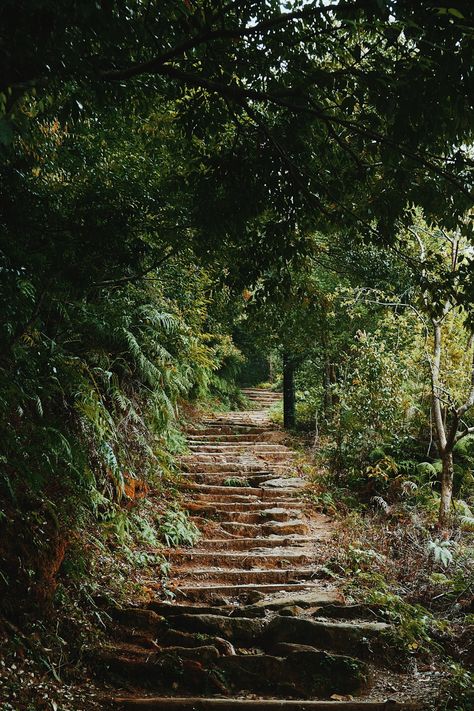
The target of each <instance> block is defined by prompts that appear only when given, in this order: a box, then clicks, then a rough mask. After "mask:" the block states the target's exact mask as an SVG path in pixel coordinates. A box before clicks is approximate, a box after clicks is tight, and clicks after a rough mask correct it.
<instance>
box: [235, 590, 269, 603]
mask: <svg viewBox="0 0 474 711" xmlns="http://www.w3.org/2000/svg"><path fill="white" fill-rule="evenodd" d="M241 597H242V598H245V599H244V600H242V602H245V603H247V604H250V605H253V604H254V603H256V602H260V600H264V599H265V595H264V594H263V593H261V592H259V591H258V590H251V591H250V592H248V593H245V595H242V596H241Z"/></svg>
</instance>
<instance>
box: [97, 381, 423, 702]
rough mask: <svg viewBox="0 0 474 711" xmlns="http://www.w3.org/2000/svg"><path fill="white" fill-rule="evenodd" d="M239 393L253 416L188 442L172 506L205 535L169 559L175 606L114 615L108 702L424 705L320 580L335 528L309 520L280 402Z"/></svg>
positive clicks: (259, 393)
mask: <svg viewBox="0 0 474 711" xmlns="http://www.w3.org/2000/svg"><path fill="white" fill-rule="evenodd" d="M244 393H245V395H246V396H247V398H248V399H249V400H250V401H251V402H252V404H253V407H254V408H255V409H251V410H246V411H242V412H228V413H225V414H216V415H215V416H214V417H210V418H206V419H204V420H203V421H202V422H201V424H200V425H199V426H195V427H193V428H190V429H189V430H188V432H187V436H188V444H189V453H188V454H186V455H185V456H183V457H182V469H183V475H182V481H183V484H182V496H183V502H182V503H183V505H184V506H185V507H186V508H187V509H188V510H189V512H190V513H191V515H192V517H193V520H194V521H195V522H196V523H197V524H198V525H199V527H200V529H201V530H202V532H203V536H202V538H201V540H200V541H199V543H198V544H197V546H196V547H194V548H183V549H173V550H170V551H169V552H168V555H169V560H170V563H171V572H170V581H169V589H170V590H172V591H173V592H174V594H175V600H174V601H173V602H161V601H156V602H152V603H150V604H149V606H148V608H147V609H136V608H129V609H125V610H115V611H114V613H113V617H114V628H113V635H114V641H113V643H111V645H110V646H109V647H107V648H106V649H104V650H102V652H101V655H100V659H98V660H96V664H98V665H99V666H100V668H101V669H104V668H105V669H106V670H107V672H106V673H107V676H108V680H109V682H110V683H111V684H112V686H113V687H115V689H116V693H115V694H113V698H112V699H111V698H110V697H109V698H108V702H109V703H111V704H112V707H113V708H116V709H122V710H126V709H156V710H161V711H166V710H168V709H174V710H175V711H181V710H182V711H185V710H191V709H196V710H197V709H201V710H204V709H206V710H207V709H209V710H211V709H234V708H235V709H239V710H240V711H243V710H244V709H261V711H274V710H276V709H286V708H288V709H298V710H299V711H305V710H307V711H309V710H310V709H334V710H339V709H346V711H357V710H362V709H365V710H366V711H378V710H379V709H380V710H381V709H392V711H395V709H398V708H400V709H415V708H416V709H419V708H422V705H420V704H419V703H416V701H413V702H412V697H411V695H410V689H409V687H410V686H411V684H407V683H406V679H405V677H404V676H403V675H402V674H400V673H398V674H397V673H395V672H393V671H390V672H389V671H388V668H390V667H391V666H393V665H394V657H393V654H391V653H390V649H389V647H390V644H389V642H388V639H389V635H390V626H389V625H388V624H386V623H385V622H383V621H380V618H379V617H377V615H376V614H375V613H374V611H373V610H372V609H370V608H369V607H364V606H360V605H346V604H344V600H343V598H342V595H341V593H340V592H339V591H338V590H337V589H336V588H335V587H334V586H333V585H332V584H331V582H330V581H328V579H327V577H326V576H324V575H323V574H321V570H320V568H321V565H322V562H323V560H324V553H325V549H326V548H327V545H328V540H329V539H330V537H331V535H332V526H333V524H332V522H331V520H330V519H329V518H328V517H327V516H324V515H321V514H317V513H315V512H314V511H313V512H311V511H310V510H309V508H308V505H307V501H306V500H305V499H304V497H303V496H302V493H303V491H304V488H305V485H306V481H305V479H304V478H303V477H302V476H301V475H300V474H299V472H298V467H296V466H295V459H296V458H297V456H298V455H297V453H296V452H295V451H294V450H292V449H291V448H289V447H288V446H286V445H285V444H284V435H283V433H282V431H281V430H280V429H279V428H278V427H277V426H276V425H274V424H273V423H272V422H271V420H270V418H269V407H270V406H271V405H273V404H274V403H275V402H276V401H278V400H279V398H280V395H278V394H275V393H272V392H270V391H267V390H262V389H247V390H244ZM391 690H392V691H391ZM394 691H395V693H394ZM387 697H392V698H391V699H390V701H387ZM416 697H417V698H420V695H419V694H417V695H416ZM421 698H423V696H422V695H421ZM393 699H395V700H393Z"/></svg>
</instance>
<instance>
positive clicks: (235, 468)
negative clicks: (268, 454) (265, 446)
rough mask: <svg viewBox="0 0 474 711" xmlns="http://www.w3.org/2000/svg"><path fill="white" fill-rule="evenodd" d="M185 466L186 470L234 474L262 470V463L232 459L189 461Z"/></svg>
mask: <svg viewBox="0 0 474 711" xmlns="http://www.w3.org/2000/svg"><path fill="white" fill-rule="evenodd" d="M183 467H184V468H185V471H188V472H200V473H206V472H209V473H210V474H213V473H218V472H226V473H230V474H232V473H233V472H236V473H239V474H247V473H249V474H250V473H252V472H260V471H262V465H261V463H259V462H255V463H248V464H244V463H243V462H236V461H231V462H207V461H202V462H196V461H189V462H187V461H186V462H184V463H183Z"/></svg>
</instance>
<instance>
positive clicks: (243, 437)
mask: <svg viewBox="0 0 474 711" xmlns="http://www.w3.org/2000/svg"><path fill="white" fill-rule="evenodd" d="M187 439H188V442H190V443H192V442H219V443H222V444H225V443H227V442H228V443H229V444H235V443H236V442H238V443H240V442H244V443H246V444H252V445H253V444H255V442H261V441H262V435H259V434H227V435H219V434H208V435H202V434H189V433H188V435H187Z"/></svg>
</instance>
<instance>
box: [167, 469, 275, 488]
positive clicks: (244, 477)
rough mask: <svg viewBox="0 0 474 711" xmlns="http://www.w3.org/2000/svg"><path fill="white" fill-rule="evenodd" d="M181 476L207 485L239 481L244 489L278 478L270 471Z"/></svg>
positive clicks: (200, 473)
mask: <svg viewBox="0 0 474 711" xmlns="http://www.w3.org/2000/svg"><path fill="white" fill-rule="evenodd" d="M181 476H182V477H184V478H185V479H190V480H191V481H196V482H200V481H202V483H204V481H203V480H205V481H206V483H209V484H213V483H214V484H223V482H225V481H227V480H228V479H235V480H237V479H240V480H241V482H242V486H245V487H247V484H248V485H250V486H253V487H255V486H260V485H261V484H263V483H264V482H266V481H270V479H279V478H280V477H279V476H278V474H272V472H270V471H264V472H260V473H257V472H250V473H247V474H239V473H238V472H181ZM224 486H227V484H224ZM233 486H239V482H237V483H236V484H233Z"/></svg>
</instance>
